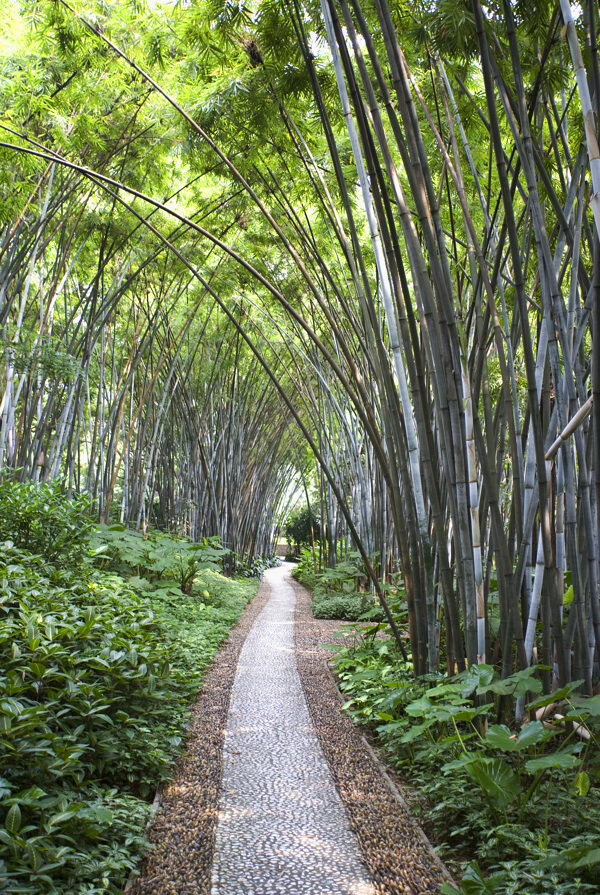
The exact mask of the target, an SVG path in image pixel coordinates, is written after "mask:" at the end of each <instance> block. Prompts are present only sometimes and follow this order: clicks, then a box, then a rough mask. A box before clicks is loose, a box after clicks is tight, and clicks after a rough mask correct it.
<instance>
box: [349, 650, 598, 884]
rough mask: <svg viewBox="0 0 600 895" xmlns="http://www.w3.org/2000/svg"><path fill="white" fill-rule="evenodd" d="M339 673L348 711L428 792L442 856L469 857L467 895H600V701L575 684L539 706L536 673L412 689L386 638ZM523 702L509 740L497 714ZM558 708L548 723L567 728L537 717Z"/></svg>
mask: <svg viewBox="0 0 600 895" xmlns="http://www.w3.org/2000/svg"><path fill="white" fill-rule="evenodd" d="M335 662H336V672H337V675H338V681H339V686H340V688H341V690H342V692H343V693H344V694H346V695H347V696H348V701H347V703H346V705H345V708H346V710H347V711H348V712H349V713H350V715H351V716H352V717H353V718H354V719H355V720H356V721H357V722H359V723H361V724H366V725H368V726H370V727H371V728H372V729H373V730H374V731H375V734H376V736H377V738H378V740H379V742H380V744H381V745H382V746H383V748H384V750H385V752H386V753H387V756H388V758H389V760H390V762H391V763H392V764H393V765H394V766H395V767H396V768H397V769H398V771H399V772H400V773H401V774H402V775H404V777H405V778H406V779H408V780H409V782H410V784H411V786H414V787H416V788H417V789H418V790H419V791H420V793H421V795H422V798H423V803H424V805H425V808H424V815H423V818H422V820H423V822H424V823H425V825H426V827H427V829H428V830H429V831H430V833H431V834H432V835H433V836H434V838H435V839H436V841H438V842H440V843H442V845H441V852H442V855H443V856H444V857H445V858H446V859H448V860H450V859H452V858H453V856H456V855H459V856H460V855H462V856H463V857H464V856H465V855H468V856H469V857H470V858H471V860H470V861H464V862H463V863H462V865H461V868H459V873H460V872H463V877H462V882H461V887H460V889H459V890H458V891H459V892H460V893H462V895H493V893H502V895H505V893H507V895H508V893H523V895H537V893H553V895H567V893H569V895H570V893H572V892H590V893H591V892H596V893H597V892H598V873H599V870H600V799H599V797H598V792H599V789H598V781H599V779H600V696H596V697H592V698H582V697H579V696H577V695H576V688H577V683H578V682H574V683H573V684H570V685H568V686H567V687H564V688H563V689H562V690H561V691H559V692H557V693H554V694H553V695H552V696H551V697H547V696H542V695H541V689H542V687H541V682H540V681H539V680H538V676H537V672H536V669H535V668H533V669H527V670H526V671H524V672H519V673H517V674H514V675H512V677H510V678H507V679H505V680H499V679H498V676H497V675H496V673H495V671H494V669H493V668H492V667H491V666H489V665H479V666H476V667H475V668H473V669H472V670H470V671H468V672H465V673H463V674H462V675H458V676H456V677H454V678H450V679H448V678H443V677H442V676H441V675H439V676H438V675H428V676H426V677H424V678H422V679H419V680H415V679H414V677H413V676H412V672H411V669H410V667H409V666H407V665H406V664H405V663H404V662H403V661H402V659H401V658H400V657H399V656H398V654H397V652H396V649H395V647H394V645H393V643H392V641H391V640H387V639H380V638H367V639H366V640H365V641H362V642H360V643H358V644H354V645H353V646H350V647H345V648H342V649H340V650H339V651H338V652H337V655H336V659H335ZM525 694H528V697H529V698H530V700H531V702H530V703H529V710H530V718H531V720H529V721H528V722H527V723H525V724H524V726H522V727H519V728H517V729H514V726H513V729H511V727H510V726H509V724H508V723H506V722H507V720H508V719H507V717H506V716H503V717H500V718H499V717H497V711H498V708H499V706H500V705H504V706H506V701H507V700H510V699H513V698H516V697H518V696H521V695H523V696H525ZM550 703H552V704H553V706H554V707H553V709H552V715H549V716H548V718H550V717H552V718H554V713H555V711H556V710H557V707H558V709H559V710H560V711H559V712H558V714H560V715H562V716H563V717H562V718H561V719H557V720H555V721H551V720H548V718H542V719H541V720H540V718H536V716H535V713H536V712H537V713H538V715H540V716H542V714H543V711H544V710H545V708H546V707H548V706H549V705H550ZM499 722H505V723H499ZM582 731H586V732H587V733H589V734H590V737H589V739H587V738H585V737H587V733H585V736H584V737H582V736H581V735H580V734H581V732H582ZM417 810H418V807H417ZM456 891H457V890H456V889H454V887H452V886H450V885H449V884H445V886H444V887H443V889H442V892H444V893H445V895H450V893H455V892H456Z"/></svg>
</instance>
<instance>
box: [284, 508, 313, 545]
mask: <svg viewBox="0 0 600 895" xmlns="http://www.w3.org/2000/svg"><path fill="white" fill-rule="evenodd" d="M320 532H321V520H320V519H319V517H318V516H317V514H316V513H315V511H314V510H313V509H312V507H303V508H302V509H300V510H296V511H295V512H294V513H292V514H291V516H289V517H288V519H287V520H286V523H285V527H284V533H285V536H286V539H287V542H288V544H295V546H296V554H298V553H299V552H300V548H301V547H303V546H308V545H312V543H313V541H318V540H319V536H320Z"/></svg>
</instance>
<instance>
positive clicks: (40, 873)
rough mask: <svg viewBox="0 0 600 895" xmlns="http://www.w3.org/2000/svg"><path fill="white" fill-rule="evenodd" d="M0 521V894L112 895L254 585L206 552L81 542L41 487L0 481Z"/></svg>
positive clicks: (76, 513)
mask: <svg viewBox="0 0 600 895" xmlns="http://www.w3.org/2000/svg"><path fill="white" fill-rule="evenodd" d="M19 508H20V510H19ZM5 510H6V512H5ZM0 520H1V521H0V537H1V538H2V542H1V543H0V891H2V892H3V893H4V892H6V893H7V895H8V893H20V895H59V893H60V895H65V893H73V895H84V893H85V895H96V893H118V892H121V891H122V888H123V885H124V882H125V880H126V878H127V876H128V874H129V873H130V871H131V870H132V869H133V868H134V867H135V866H136V864H137V863H138V862H139V859H140V857H141V856H142V854H143V852H144V850H145V848H146V845H145V841H144V837H143V831H144V827H145V824H146V821H147V818H148V816H149V812H150V801H151V799H152V796H153V794H154V792H155V791H156V788H157V786H158V785H159V784H160V782H161V781H162V780H164V779H165V778H166V777H167V776H168V775H169V772H170V767H171V764H172V761H173V759H174V757H175V755H176V753H177V751H178V750H179V748H180V747H181V743H182V740H183V738H184V737H185V728H186V722H187V719H188V717H189V715H188V705H189V703H190V702H191V701H192V700H193V698H194V695H195V693H196V692H197V689H198V687H199V685H200V682H201V678H202V673H203V671H204V670H205V669H206V667H207V665H208V664H209V663H210V661H211V660H212V657H213V656H214V653H215V652H216V650H217V649H218V647H219V645H220V644H221V643H222V641H223V639H224V638H225V636H226V634H227V632H228V631H229V629H230V627H231V626H232V625H233V624H234V623H235V622H236V621H237V619H238V617H239V615H240V613H241V611H242V609H243V607H244V606H245V605H246V603H247V602H248V600H249V599H250V598H251V597H252V596H253V595H254V593H255V590H256V583H255V582H249V581H238V580H229V579H225V578H224V577H223V576H222V575H221V574H220V573H219V572H218V571H217V570H216V568H215V566H216V561H217V560H218V558H219V555H220V550H221V548H220V545H218V543H217V542H215V541H212V542H206V543H204V544H202V545H200V548H201V549H193V545H190V544H189V542H186V541H182V540H179V539H175V538H172V537H170V536H168V535H163V534H159V533H154V534H152V535H151V536H150V538H148V539H147V540H144V539H143V538H141V537H140V536H137V535H133V533H131V532H125V531H124V529H122V527H119V526H117V527H112V529H111V528H107V527H102V528H101V529H100V530H99V532H96V533H95V534H94V536H93V541H92V542H90V539H89V538H90V529H91V527H92V526H91V521H90V519H89V516H88V515H87V512H86V506H85V502H84V501H81V500H76V501H66V500H65V499H64V498H62V497H60V495H59V494H58V493H57V492H55V491H54V490H53V489H52V488H50V487H48V486H41V485H31V484H27V485H10V484H7V483H3V484H2V485H1V486H0Z"/></svg>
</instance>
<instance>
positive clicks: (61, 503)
mask: <svg viewBox="0 0 600 895" xmlns="http://www.w3.org/2000/svg"><path fill="white" fill-rule="evenodd" d="M0 507H1V512H0V541H12V542H13V544H14V545H15V547H17V548H20V549H23V550H27V551H28V552H30V553H35V554H37V555H39V556H41V557H42V558H43V559H45V560H47V561H48V562H50V563H57V564H62V565H67V564H70V563H78V562H80V561H81V559H82V558H83V555H84V553H85V542H86V539H87V537H88V533H89V531H90V529H91V527H92V523H91V519H90V517H89V514H88V507H89V502H88V501H87V499H86V498H85V497H75V498H72V499H71V500H67V499H66V498H65V496H64V494H63V493H62V492H61V489H60V488H59V486H58V485H45V484H36V483H35V482H13V481H9V480H3V481H0Z"/></svg>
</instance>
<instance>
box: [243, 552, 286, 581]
mask: <svg viewBox="0 0 600 895" xmlns="http://www.w3.org/2000/svg"><path fill="white" fill-rule="evenodd" d="M279 565H281V560H280V559H279V557H278V556H275V555H273V556H247V555H246V556H236V559H235V571H236V574H237V575H242V576H243V577H244V578H261V577H262V574H263V572H264V571H265V570H266V569H273V568H275V566H279Z"/></svg>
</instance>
